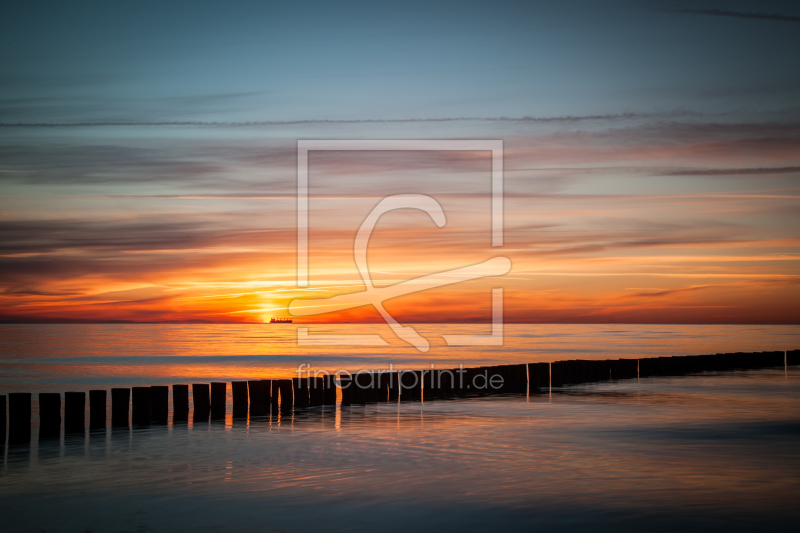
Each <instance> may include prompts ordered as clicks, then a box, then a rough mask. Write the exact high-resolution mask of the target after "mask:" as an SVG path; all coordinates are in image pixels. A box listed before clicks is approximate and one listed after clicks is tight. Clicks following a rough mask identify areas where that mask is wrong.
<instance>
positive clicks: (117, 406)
mask: <svg viewBox="0 0 800 533" xmlns="http://www.w3.org/2000/svg"><path fill="white" fill-rule="evenodd" d="M130 401H131V390H130V389H122V388H114V389H111V426H112V427H117V428H121V427H125V428H127V427H129V426H128V414H129V413H130Z"/></svg>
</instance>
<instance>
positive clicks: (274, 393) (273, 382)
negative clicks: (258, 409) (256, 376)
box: [264, 379, 280, 416]
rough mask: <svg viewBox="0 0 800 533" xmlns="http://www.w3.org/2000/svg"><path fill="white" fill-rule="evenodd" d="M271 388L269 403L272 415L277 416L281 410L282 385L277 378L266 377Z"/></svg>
mask: <svg viewBox="0 0 800 533" xmlns="http://www.w3.org/2000/svg"><path fill="white" fill-rule="evenodd" d="M264 381H265V382H266V383H267V387H268V388H269V404H270V411H271V415H272V416H276V415H277V414H278V411H279V410H280V386H279V385H278V380H277V379H265V380H264Z"/></svg>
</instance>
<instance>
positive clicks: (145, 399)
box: [131, 387, 153, 426]
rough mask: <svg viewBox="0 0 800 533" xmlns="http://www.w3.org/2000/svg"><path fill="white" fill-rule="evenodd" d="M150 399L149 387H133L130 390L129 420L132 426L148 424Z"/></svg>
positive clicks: (150, 408) (150, 414) (151, 397)
mask: <svg viewBox="0 0 800 533" xmlns="http://www.w3.org/2000/svg"><path fill="white" fill-rule="evenodd" d="M152 401H153V396H152V391H151V390H150V387H133V389H132V390H131V406H132V407H131V422H133V425H134V426H149V425H150V418H151V417H152V405H153V404H152Z"/></svg>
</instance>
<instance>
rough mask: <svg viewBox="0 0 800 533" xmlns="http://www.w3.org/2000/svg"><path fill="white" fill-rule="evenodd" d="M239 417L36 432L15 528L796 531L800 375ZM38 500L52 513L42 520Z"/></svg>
mask: <svg viewBox="0 0 800 533" xmlns="http://www.w3.org/2000/svg"><path fill="white" fill-rule="evenodd" d="M548 392H549V391H548ZM228 406H229V411H228V412H227V413H226V417H225V420H224V422H223V421H210V420H208V419H205V420H203V421H199V422H188V423H187V422H170V424H168V425H166V426H155V425H153V426H149V427H143V428H133V429H127V428H110V429H109V430H108V431H106V432H100V431H98V432H86V433H85V434H84V435H83V436H80V435H73V434H70V435H65V436H63V441H62V440H60V439H58V440H45V441H40V440H39V439H38V435H37V434H36V432H35V431H34V436H35V438H34V439H33V443H34V445H33V446H32V447H31V446H27V447H25V446H23V447H20V446H15V447H11V446H9V447H8V448H7V450H6V453H5V466H4V468H3V471H2V482H1V483H0V507H1V508H2V510H3V511H4V512H3V516H4V517H8V516H12V519H11V522H9V523H8V526H9V529H8V530H10V531H13V530H18V529H22V528H21V527H19V526H20V525H22V524H24V525H25V527H27V528H29V529H35V528H37V527H40V528H42V529H46V528H47V527H48V526H50V527H52V524H53V520H54V519H53V516H64V517H69V519H70V520H71V522H70V523H75V524H78V526H77V527H76V530H83V529H84V528H85V529H92V530H95V531H105V530H115V529H114V527H116V528H117V529H120V527H118V526H119V524H120V523H122V522H123V521H124V522H125V523H126V524H129V527H128V529H134V528H150V529H154V530H164V531H167V530H176V529H177V530H190V529H197V528H201V527H206V528H211V529H212V530H213V529H214V528H217V529H220V530H231V529H236V528H239V529H242V528H244V529H246V528H247V527H251V526H248V524H254V523H255V524H264V523H268V524H269V527H273V528H275V529H281V528H283V529H287V530H310V529H315V528H318V527H319V524H320V523H321V522H320V521H321V520H323V521H325V523H326V524H327V525H326V526H325V527H326V529H331V530H334V531H336V530H342V529H347V530H389V529H403V528H413V529H415V530H422V531H450V530H459V529H460V530H478V529H481V528H483V527H486V528H487V529H486V530H504V531H505V530H512V531H513V530H520V531H524V530H530V529H532V528H535V527H537V526H542V525H543V524H544V525H546V526H547V527H554V528H560V529H564V528H566V529H577V528H582V527H583V525H582V524H584V523H588V522H591V523H593V524H594V526H595V527H601V528H602V527H606V528H609V529H610V528H612V527H613V528H614V529H616V530H623V531H625V530H631V531H633V530H641V529H642V528H645V527H647V528H648V529H656V530H658V529H659V528H664V529H668V528H673V529H674V528H676V527H681V528H685V527H686V526H687V523H691V524H693V525H694V527H695V528H696V529H700V526H703V527H710V526H711V525H714V524H716V525H717V526H720V525H724V526H725V528H726V529H732V530H736V529H741V528H744V527H759V528H760V529H762V530H766V529H770V530H779V529H781V528H784V529H788V528H789V526H791V525H793V524H795V523H796V521H797V519H798V518H800V510H798V508H797V505H796V490H797V489H798V488H800V446H798V445H800V417H798V415H797V413H800V409H799V408H800V369H797V368H796V367H795V368H789V369H788V370H785V369H782V368H781V369H775V370H764V371H756V372H731V373H724V374H714V375H698V376H689V377H681V378H648V379H641V380H638V381H637V380H628V381H619V382H606V383H595V384H590V385H581V386H572V387H564V388H561V389H554V390H553V391H552V395H551V394H549V393H548V394H533V395H530V396H528V395H505V396H487V397H478V398H470V399H446V400H440V399H436V400H435V401H424V402H409V403H370V404H360V405H352V406H342V405H341V404H337V405H335V406H324V407H312V408H308V409H303V410H294V411H293V412H291V413H281V412H280V411H279V412H277V413H275V414H274V415H270V416H263V417H252V418H246V419H242V420H239V419H233V418H232V413H231V412H230V403H229V404H228ZM82 437H83V438H82ZM81 493H83V494H84V495H83V496H80V494H81ZM43 497H46V498H47V499H48V502H49V505H50V507H49V509H51V510H52V512H53V513H55V515H53V514H50V516H49V517H48V516H45V515H44V514H43V513H38V512H37V509H38V508H39V506H40V502H41V498H43ZM163 501H168V502H170V503H169V505H168V507H169V512H168V511H167V510H166V509H165V508H164V506H163V503H159V502H163ZM10 509H14V510H15V513H14V514H13V515H9V514H8V513H7V511H8V510H10ZM161 509H164V510H163V511H160V510H161ZM299 509H302V512H298V510H299ZM14 516H20V517H24V519H22V518H19V519H18V518H13V517H14ZM387 521H388V522H387ZM78 528H81V529H78Z"/></svg>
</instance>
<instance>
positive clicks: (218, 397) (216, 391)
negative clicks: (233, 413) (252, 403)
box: [211, 381, 247, 420]
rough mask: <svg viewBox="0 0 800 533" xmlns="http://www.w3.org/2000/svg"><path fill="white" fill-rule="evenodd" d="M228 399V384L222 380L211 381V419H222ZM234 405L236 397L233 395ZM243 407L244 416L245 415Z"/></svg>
mask: <svg viewBox="0 0 800 533" xmlns="http://www.w3.org/2000/svg"><path fill="white" fill-rule="evenodd" d="M227 401H228V384H227V383H225V382H222V381H212V382H211V420H224V419H225V411H227V407H226V404H227ZM233 405H234V406H235V405H236V398H235V397H234V404H233ZM246 409H247V408H246V407H245V416H247V415H246Z"/></svg>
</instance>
